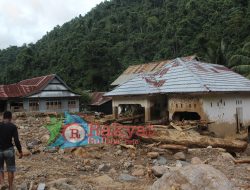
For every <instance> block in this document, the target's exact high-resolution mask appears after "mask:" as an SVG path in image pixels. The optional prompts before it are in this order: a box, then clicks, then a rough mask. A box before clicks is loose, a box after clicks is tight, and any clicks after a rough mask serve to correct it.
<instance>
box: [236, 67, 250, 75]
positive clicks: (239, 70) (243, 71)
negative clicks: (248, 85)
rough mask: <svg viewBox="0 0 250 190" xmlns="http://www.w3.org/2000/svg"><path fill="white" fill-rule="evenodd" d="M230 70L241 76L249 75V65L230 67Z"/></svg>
mask: <svg viewBox="0 0 250 190" xmlns="http://www.w3.org/2000/svg"><path fill="white" fill-rule="evenodd" d="M232 69H233V70H234V71H235V72H237V73H239V74H243V75H249V74H250V65H237V66H234V67H232Z"/></svg>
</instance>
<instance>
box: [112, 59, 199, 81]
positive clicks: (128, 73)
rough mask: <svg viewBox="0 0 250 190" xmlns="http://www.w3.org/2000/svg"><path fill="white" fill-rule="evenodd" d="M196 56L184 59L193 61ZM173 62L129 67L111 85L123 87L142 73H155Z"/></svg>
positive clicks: (158, 62)
mask: <svg viewBox="0 0 250 190" xmlns="http://www.w3.org/2000/svg"><path fill="white" fill-rule="evenodd" d="M195 58H196V56H195V55H192V56H188V57H184V58H183V59H185V60H193V59H195ZM171 61H172V60H163V61H157V62H151V63H146V64H140V65H131V66H129V67H128V68H127V69H126V70H125V71H124V72H123V73H122V74H121V75H120V76H119V77H118V78H117V79H116V80H115V81H114V82H113V83H112V84H111V85H112V86H117V85H121V84H123V83H124V82H127V81H128V80H130V79H132V78H134V77H136V76H138V75H139V74H141V73H153V72H155V71H158V70H161V69H162V68H163V67H164V66H165V65H166V64H168V63H170V62H171Z"/></svg>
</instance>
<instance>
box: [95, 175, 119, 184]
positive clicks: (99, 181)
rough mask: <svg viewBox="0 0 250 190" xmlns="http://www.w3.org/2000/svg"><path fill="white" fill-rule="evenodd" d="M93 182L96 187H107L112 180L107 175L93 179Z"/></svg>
mask: <svg viewBox="0 0 250 190" xmlns="http://www.w3.org/2000/svg"><path fill="white" fill-rule="evenodd" d="M93 182H95V183H96V184H98V185H109V184H112V183H113V182H114V180H113V179H112V178H111V177H109V176H108V175H102V176H99V177H96V178H95V179H93Z"/></svg>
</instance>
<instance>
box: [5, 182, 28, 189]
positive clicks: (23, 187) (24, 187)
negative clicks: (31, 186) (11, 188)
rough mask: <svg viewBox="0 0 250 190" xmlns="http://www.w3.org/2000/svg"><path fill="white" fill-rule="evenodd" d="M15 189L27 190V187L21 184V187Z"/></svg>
mask: <svg viewBox="0 0 250 190" xmlns="http://www.w3.org/2000/svg"><path fill="white" fill-rule="evenodd" d="M7 189H8V188H7ZM16 189H17V190H28V185H27V183H22V184H21V185H19V186H17V188H16Z"/></svg>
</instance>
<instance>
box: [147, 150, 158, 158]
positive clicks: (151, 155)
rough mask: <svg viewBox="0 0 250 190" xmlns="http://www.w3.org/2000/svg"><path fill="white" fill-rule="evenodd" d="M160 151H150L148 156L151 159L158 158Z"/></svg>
mask: <svg viewBox="0 0 250 190" xmlns="http://www.w3.org/2000/svg"><path fill="white" fill-rule="evenodd" d="M159 155H160V154H159V152H149V153H148V154H147V156H148V157H149V158H151V159H154V158H157V157H158V156H159Z"/></svg>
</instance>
